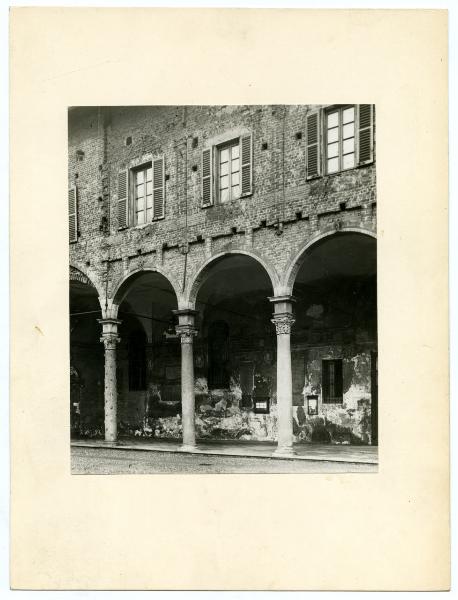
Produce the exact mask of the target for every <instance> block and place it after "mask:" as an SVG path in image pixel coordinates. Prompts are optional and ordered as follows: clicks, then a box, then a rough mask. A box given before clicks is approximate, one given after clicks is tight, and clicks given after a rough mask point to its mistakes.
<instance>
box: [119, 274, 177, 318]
mask: <svg viewBox="0 0 458 600" xmlns="http://www.w3.org/2000/svg"><path fill="white" fill-rule="evenodd" d="M148 272H151V273H159V275H162V277H164V279H166V281H167V282H168V283H169V284H170V286H171V287H172V289H173V291H174V292H175V296H176V298H177V303H178V305H179V303H180V299H181V296H182V294H181V291H180V288H179V286H178V283H177V282H176V281H175V279H174V278H173V277H171V276H170V275H169V274H168V273H166V272H165V271H164V269H161V268H160V267H141V268H139V269H134V270H132V271H129V272H128V273H127V274H125V275H123V276H122V277H121V278H120V279H119V280H118V281H117V283H116V285H115V287H114V290H113V292H112V294H111V296H112V306H113V308H114V309H115V310H116V313H117V309H118V307H119V305H120V304H121V302H122V301H123V300H124V298H125V297H126V295H127V294H128V292H129V288H130V285H131V284H132V283H133V282H134V281H135V280H136V279H137V277H138V276H139V275H144V274H145V273H148Z"/></svg>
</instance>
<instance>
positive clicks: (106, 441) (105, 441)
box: [102, 439, 118, 444]
mask: <svg viewBox="0 0 458 600" xmlns="http://www.w3.org/2000/svg"><path fill="white" fill-rule="evenodd" d="M102 444H118V440H117V439H114V440H107V439H104V440H102Z"/></svg>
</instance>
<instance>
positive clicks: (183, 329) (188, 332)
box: [175, 325, 197, 344]
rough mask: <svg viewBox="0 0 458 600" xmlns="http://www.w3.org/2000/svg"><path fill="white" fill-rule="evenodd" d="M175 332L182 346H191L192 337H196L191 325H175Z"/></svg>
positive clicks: (195, 331)
mask: <svg viewBox="0 0 458 600" xmlns="http://www.w3.org/2000/svg"><path fill="white" fill-rule="evenodd" d="M175 331H176V332H177V335H179V336H180V338H181V343H182V344H192V340H193V337H194V336H195V335H197V329H194V327H193V326H192V325H177V326H176V327H175Z"/></svg>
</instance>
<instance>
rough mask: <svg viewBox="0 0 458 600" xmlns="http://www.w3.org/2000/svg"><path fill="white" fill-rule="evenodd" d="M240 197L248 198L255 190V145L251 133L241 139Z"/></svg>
mask: <svg viewBox="0 0 458 600" xmlns="http://www.w3.org/2000/svg"><path fill="white" fill-rule="evenodd" d="M240 171H241V182H240V184H241V188H240V195H241V196H248V195H249V194H251V193H252V188H253V144H252V136H251V133H249V134H247V135H242V137H241V138H240Z"/></svg>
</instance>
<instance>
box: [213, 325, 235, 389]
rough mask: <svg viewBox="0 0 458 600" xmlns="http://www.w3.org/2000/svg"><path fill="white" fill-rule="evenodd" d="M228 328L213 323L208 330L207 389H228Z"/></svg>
mask: <svg viewBox="0 0 458 600" xmlns="http://www.w3.org/2000/svg"><path fill="white" fill-rule="evenodd" d="M229 379H230V377H229V327H228V325H227V323H226V322H224V321H215V322H214V323H212V324H211V325H210V327H209V330H208V387H209V389H219V388H220V389H228V388H229Z"/></svg>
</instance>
